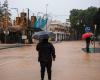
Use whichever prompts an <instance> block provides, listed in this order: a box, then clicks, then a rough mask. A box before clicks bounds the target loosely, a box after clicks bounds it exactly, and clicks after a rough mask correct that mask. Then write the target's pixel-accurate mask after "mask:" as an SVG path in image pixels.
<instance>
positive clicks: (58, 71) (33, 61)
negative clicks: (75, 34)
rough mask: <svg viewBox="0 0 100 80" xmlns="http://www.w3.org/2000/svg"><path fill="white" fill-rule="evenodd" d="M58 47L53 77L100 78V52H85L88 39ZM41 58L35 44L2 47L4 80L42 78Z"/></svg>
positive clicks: (0, 62) (1, 74) (64, 79)
mask: <svg viewBox="0 0 100 80" xmlns="http://www.w3.org/2000/svg"><path fill="white" fill-rule="evenodd" d="M54 46H55V49H56V55H57V58H56V61H55V62H53V66H52V80H100V74H99V73H100V54H99V53H96V54H95V53H89V54H87V53H86V52H84V51H82V48H84V47H85V42H80V41H76V42H74V41H72V42H62V43H56V44H54ZM97 47H98V46H97ZM37 58H38V53H37V52H36V50H35V46H34V45H33V46H26V47H24V46H23V47H20V48H11V49H5V50H0V80H40V65H39V63H38V60H37ZM45 75H46V76H45V80H47V74H45Z"/></svg>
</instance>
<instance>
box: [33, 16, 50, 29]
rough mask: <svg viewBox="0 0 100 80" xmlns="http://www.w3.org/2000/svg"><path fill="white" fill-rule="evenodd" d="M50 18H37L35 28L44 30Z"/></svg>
mask: <svg viewBox="0 0 100 80" xmlns="http://www.w3.org/2000/svg"><path fill="white" fill-rule="evenodd" d="M47 21H48V18H41V17H37V19H36V22H35V24H34V28H40V29H43V28H44V27H45V26H46V24H47Z"/></svg>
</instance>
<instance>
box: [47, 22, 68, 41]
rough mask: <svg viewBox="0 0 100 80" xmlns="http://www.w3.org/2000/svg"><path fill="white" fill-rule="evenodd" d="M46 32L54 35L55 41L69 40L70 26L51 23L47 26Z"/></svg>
mask: <svg viewBox="0 0 100 80" xmlns="http://www.w3.org/2000/svg"><path fill="white" fill-rule="evenodd" d="M47 30H48V31H51V32H54V33H55V41H64V40H69V36H70V24H68V23H61V22H60V21H51V23H50V24H49V25H48V29H47Z"/></svg>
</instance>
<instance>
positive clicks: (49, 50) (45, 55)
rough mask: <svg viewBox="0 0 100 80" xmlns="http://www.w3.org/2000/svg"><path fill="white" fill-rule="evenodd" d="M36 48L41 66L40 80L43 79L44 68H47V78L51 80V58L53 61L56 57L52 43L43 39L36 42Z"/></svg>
mask: <svg viewBox="0 0 100 80" xmlns="http://www.w3.org/2000/svg"><path fill="white" fill-rule="evenodd" d="M36 50H37V51H38V61H39V62H40V67H41V80H44V75H45V69H47V73H48V80H51V72H52V71H51V68H52V60H53V61H55V58H56V55H55V48H54V46H53V44H52V43H50V42H48V39H43V40H42V41H40V42H39V43H38V44H37V46H36Z"/></svg>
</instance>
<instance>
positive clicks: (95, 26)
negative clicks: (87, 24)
mask: <svg viewBox="0 0 100 80" xmlns="http://www.w3.org/2000/svg"><path fill="white" fill-rule="evenodd" d="M96 28H97V25H96V24H95V25H94V52H95V34H96Z"/></svg>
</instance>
